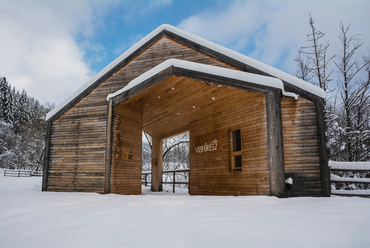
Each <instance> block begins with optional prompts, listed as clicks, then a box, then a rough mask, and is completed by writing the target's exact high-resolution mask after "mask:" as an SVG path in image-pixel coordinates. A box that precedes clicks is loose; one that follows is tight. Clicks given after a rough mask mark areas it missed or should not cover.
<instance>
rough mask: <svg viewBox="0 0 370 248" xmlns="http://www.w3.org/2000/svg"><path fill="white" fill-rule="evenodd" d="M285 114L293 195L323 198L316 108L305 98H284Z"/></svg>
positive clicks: (288, 173)
mask: <svg viewBox="0 0 370 248" xmlns="http://www.w3.org/2000/svg"><path fill="white" fill-rule="evenodd" d="M281 113H282V122H283V140H284V167H285V175H286V177H292V178H293V181H294V182H293V187H292V189H291V195H292V196H321V195H322V187H321V174H320V156H319V147H318V136H317V127H316V112H315V104H314V103H312V102H310V101H308V100H306V99H304V98H301V97H300V98H299V99H298V100H294V99H293V98H289V97H283V98H282V101H281Z"/></svg>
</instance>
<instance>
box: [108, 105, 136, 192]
mask: <svg viewBox="0 0 370 248" xmlns="http://www.w3.org/2000/svg"><path fill="white" fill-rule="evenodd" d="M142 130H143V108H142V104H141V103H140V102H136V103H131V104H119V105H117V106H116V107H115V108H114V114H113V146H112V167H111V193H117V194H126V195H129V194H137V195H139V194H141V165H142V162H141V154H142V144H141V142H142ZM123 148H126V149H130V150H132V151H133V156H132V160H125V159H124V158H123Z"/></svg>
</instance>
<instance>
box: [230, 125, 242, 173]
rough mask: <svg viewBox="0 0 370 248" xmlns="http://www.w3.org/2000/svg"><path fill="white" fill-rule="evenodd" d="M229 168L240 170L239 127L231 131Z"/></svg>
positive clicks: (240, 147)
mask: <svg viewBox="0 0 370 248" xmlns="http://www.w3.org/2000/svg"><path fill="white" fill-rule="evenodd" d="M231 140H232V142H231V146H232V147H231V151H232V152H231V170H232V171H241V170H242V167H243V166H242V139H241V133H240V129H236V130H232V132H231Z"/></svg>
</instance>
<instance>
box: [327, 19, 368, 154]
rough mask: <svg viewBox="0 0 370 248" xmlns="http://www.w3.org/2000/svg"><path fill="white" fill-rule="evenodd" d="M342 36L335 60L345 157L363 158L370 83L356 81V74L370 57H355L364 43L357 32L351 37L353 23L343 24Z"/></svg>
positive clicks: (366, 136) (341, 26)
mask: <svg viewBox="0 0 370 248" xmlns="http://www.w3.org/2000/svg"><path fill="white" fill-rule="evenodd" d="M339 27H340V35H339V39H340V41H341V43H342V48H341V50H340V55H339V56H338V58H337V60H336V61H334V63H335V65H336V67H337V68H338V71H339V81H338V84H339V87H340V95H341V99H342V104H343V110H344V124H345V129H344V145H345V149H344V151H345V155H344V156H345V158H346V160H348V161H358V160H363V159H365V158H366V157H368V156H369V155H368V154H367V155H366V154H365V155H364V153H363V148H364V147H363V142H364V141H365V142H366V140H367V139H368V138H369V133H368V129H367V127H366V124H368V121H369V116H368V115H367V113H368V109H369V107H370V104H369V97H370V95H369V88H370V85H369V84H370V82H369V79H367V80H362V81H359V80H356V78H357V75H358V74H359V72H360V71H362V70H363V69H364V68H366V66H367V65H368V64H369V61H368V60H364V62H363V63H359V62H358V61H357V60H356V59H355V58H354V57H355V54H356V52H357V50H358V49H359V48H360V47H361V46H362V44H363V43H362V42H360V41H359V39H358V38H357V35H353V36H349V34H348V33H349V30H350V25H348V26H344V25H343V23H341V24H340V26H339Z"/></svg>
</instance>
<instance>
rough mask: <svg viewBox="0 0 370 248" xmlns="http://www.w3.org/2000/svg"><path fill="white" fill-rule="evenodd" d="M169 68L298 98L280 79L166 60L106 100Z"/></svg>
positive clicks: (183, 61) (188, 62)
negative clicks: (270, 89)
mask: <svg viewBox="0 0 370 248" xmlns="http://www.w3.org/2000/svg"><path fill="white" fill-rule="evenodd" d="M171 66H173V67H176V68H181V69H186V70H189V71H194V72H202V73H206V74H211V75H216V76H221V77H225V78H230V79H235V80H239V81H244V82H247V83H252V84H256V85H260V86H265V87H271V88H276V89H280V90H281V91H282V94H283V95H284V96H290V97H294V98H296V99H297V98H298V95H296V94H294V93H292V92H286V91H285V90H284V83H283V82H282V81H281V80H280V79H277V78H273V77H267V76H262V75H258V74H254V73H248V72H243V71H236V70H232V69H227V68H223V67H219V66H213V65H205V64H200V63H195V62H190V61H185V60H179V59H168V60H166V61H164V62H162V63H160V64H159V65H157V66H155V67H153V68H152V69H150V70H148V71H146V72H145V73H143V74H141V75H140V76H138V77H136V78H135V79H133V80H132V81H130V82H129V83H128V84H127V85H126V86H125V87H123V88H122V89H120V90H118V91H116V92H114V93H112V94H109V95H108V96H107V100H109V99H111V98H114V97H116V96H118V95H120V94H122V93H124V92H125V91H128V90H130V89H132V88H134V87H135V86H137V85H139V84H140V83H142V82H144V81H145V80H147V79H149V78H151V77H153V76H154V75H156V74H158V73H160V72H162V71H164V70H166V69H168V68H169V67H171Z"/></svg>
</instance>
